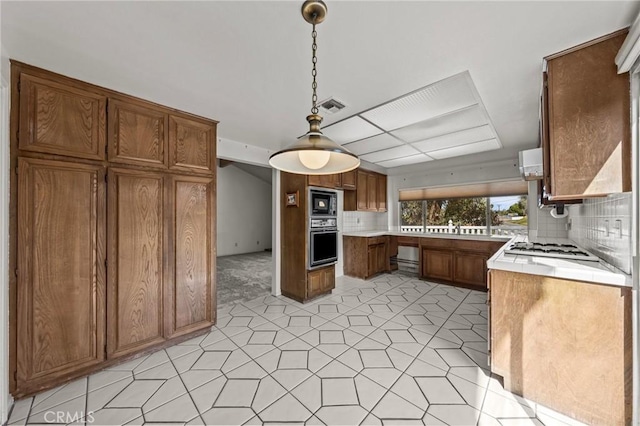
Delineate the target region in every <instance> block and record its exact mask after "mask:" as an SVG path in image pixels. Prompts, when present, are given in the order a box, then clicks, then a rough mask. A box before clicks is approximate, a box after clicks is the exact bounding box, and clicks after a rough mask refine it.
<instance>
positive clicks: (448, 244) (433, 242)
mask: <svg viewBox="0 0 640 426" xmlns="http://www.w3.org/2000/svg"><path fill="white" fill-rule="evenodd" d="M457 241H458V240H452V239H446V238H420V246H421V247H429V248H453V247H454V243H455V242H457Z"/></svg>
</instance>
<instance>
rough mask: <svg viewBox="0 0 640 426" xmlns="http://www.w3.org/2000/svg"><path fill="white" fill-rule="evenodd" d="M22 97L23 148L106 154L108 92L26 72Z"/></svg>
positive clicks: (94, 157)
mask: <svg viewBox="0 0 640 426" xmlns="http://www.w3.org/2000/svg"><path fill="white" fill-rule="evenodd" d="M19 96H20V130H19V131H20V137H19V147H20V149H21V150H23V151H31V152H40V153H45V154H56V155H64V156H69V157H78V158H87V159H91V160H102V159H103V158H104V157H105V143H106V113H107V111H106V106H107V98H106V96H105V95H103V94H99V93H96V92H93V91H91V90H88V88H81V87H74V86H70V85H65V84H60V83H59V82H56V81H52V80H49V79H44V78H40V77H37V76H34V75H31V74H27V73H22V74H21V76H20V94H19Z"/></svg>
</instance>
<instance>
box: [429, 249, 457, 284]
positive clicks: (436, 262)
mask: <svg viewBox="0 0 640 426" xmlns="http://www.w3.org/2000/svg"><path fill="white" fill-rule="evenodd" d="M422 276H423V277H424V278H427V279H429V278H433V279H436V280H444V281H453V252H452V251H449V250H438V249H428V248H423V249H422Z"/></svg>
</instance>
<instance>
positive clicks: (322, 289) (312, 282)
mask: <svg viewBox="0 0 640 426" xmlns="http://www.w3.org/2000/svg"><path fill="white" fill-rule="evenodd" d="M334 288H336V269H335V266H333V265H332V266H327V267H326V268H320V269H314V270H312V271H309V272H308V273H307V291H308V296H309V298H312V297H315V296H319V295H321V294H324V293H328V292H330V291H331V290H333V289H334Z"/></svg>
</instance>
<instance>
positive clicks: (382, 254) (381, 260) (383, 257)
mask: <svg viewBox="0 0 640 426" xmlns="http://www.w3.org/2000/svg"><path fill="white" fill-rule="evenodd" d="M376 247H377V253H376V257H377V268H376V272H377V273H381V272H385V271H386V270H387V260H388V259H387V245H386V244H384V243H383V244H378V245H377V246H376Z"/></svg>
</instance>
